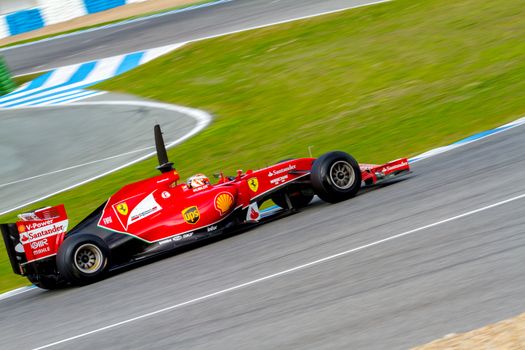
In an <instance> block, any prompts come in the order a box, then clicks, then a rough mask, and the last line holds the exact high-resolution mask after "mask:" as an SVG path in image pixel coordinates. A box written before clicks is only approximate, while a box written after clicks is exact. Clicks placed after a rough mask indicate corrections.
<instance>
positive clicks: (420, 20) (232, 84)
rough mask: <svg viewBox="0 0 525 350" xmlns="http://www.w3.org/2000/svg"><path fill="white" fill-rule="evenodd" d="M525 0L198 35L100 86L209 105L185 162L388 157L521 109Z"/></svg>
mask: <svg viewBox="0 0 525 350" xmlns="http://www.w3.org/2000/svg"><path fill="white" fill-rule="evenodd" d="M521 3H522V0H507V1H503V0H495V1H491V2H484V3H480V2H479V1H477V0H423V1H419V2H415V3H414V2H413V1H411V0H397V1H394V2H391V3H384V4H380V5H374V6H371V7H366V8H360V9H355V10H351V11H346V12H342V13H339V14H334V15H329V16H323V17H317V18H312V19H308V20H304V21H299V22H292V23H288V24H283V25H279V26H274V27H269V28H265V29H259V30H253V31H249V32H244V33H239V34H235V35H229V36H225V37H220V38H215V39H212V40H207V41H203V42H199V43H194V44H191V45H189V46H187V47H184V48H182V49H180V50H177V51H176V52H174V53H172V54H170V55H167V56H165V57H162V58H160V59H158V60H155V61H153V62H152V63H150V64H148V65H145V66H142V67H139V68H138V69H136V70H134V71H132V72H130V73H127V74H125V75H123V76H120V77H117V78H115V79H113V80H111V81H108V82H105V83H102V84H101V85H100V86H97V88H98V89H104V90H110V91H116V92H125V93H132V94H136V95H140V96H143V97H147V98H151V99H155V100H162V101H166V102H173V103H177V104H182V105H187V106H192V107H196V108H201V109H205V110H208V111H210V112H212V113H213V114H214V115H215V117H216V118H215V120H214V122H213V124H212V125H211V126H210V127H209V128H208V129H206V130H205V131H204V132H202V133H201V134H199V135H197V136H196V137H194V138H192V139H191V140H189V141H187V142H185V143H184V144H182V145H180V146H178V147H176V148H174V149H172V150H170V152H169V153H170V155H171V158H172V160H173V161H174V162H175V164H176V166H177V169H178V170H179V171H180V172H181V173H182V175H183V176H187V175H191V174H192V173H195V172H196V171H203V172H205V173H209V174H210V173H212V172H214V171H217V170H219V169H222V170H225V171H226V172H228V173H233V172H234V171H235V170H236V169H237V168H238V167H243V168H244V169H247V168H256V167H261V166H265V165H268V164H272V163H274V162H275V161H277V160H279V159H283V158H287V157H291V156H305V155H307V148H308V146H309V145H313V146H314V149H313V150H314V153H315V155H320V154H321V153H323V152H326V151H330V150H333V149H343V150H347V151H350V152H351V153H352V154H353V155H355V156H356V158H357V159H358V160H361V161H363V162H383V161H387V160H389V159H393V158H397V157H401V156H411V155H415V154H417V153H419V152H422V151H425V150H428V149H430V148H433V147H437V146H441V145H445V144H448V143H451V142H453V141H456V140H458V139H461V138H463V137H466V136H468V135H471V134H473V133H475V132H479V131H482V130H486V129H489V128H492V127H495V126H498V125H501V124H503V123H505V122H508V121H510V120H513V119H516V118H517V117H519V116H521V115H523V114H524V113H525V96H524V95H523V93H522V92H523V91H524V89H525V41H523V37H524V36H525V22H523V20H522V19H523V17H524V15H525V8H524V7H523V6H521ZM145 132H148V133H149V132H151V130H145ZM154 166H155V161H154V160H153V159H150V160H147V161H144V162H142V163H140V164H137V165H134V166H132V167H130V168H127V169H125V170H123V171H120V172H118V173H115V174H113V175H110V176H107V177H105V178H103V179H100V180H98V181H96V182H92V183H90V184H87V185H85V186H83V187H81V188H78V189H75V190H72V191H69V192H67V193H63V194H60V195H57V196H55V197H53V198H51V199H49V200H47V201H45V203H46V204H49V205H52V204H58V203H65V204H66V206H67V208H68V212H69V214H70V218H71V220H72V223H75V222H78V221H79V219H80V218H82V217H84V216H85V215H87V214H88V213H89V212H90V210H92V209H93V208H96V207H97V205H98V204H100V203H101V202H102V201H104V200H105V199H106V198H107V196H109V195H110V194H111V193H113V192H114V191H115V190H116V189H118V188H119V187H120V186H122V185H123V184H125V183H128V182H130V181H135V180H138V179H141V178H143V177H147V176H151V175H153V174H155V171H154ZM12 218H13V216H10V217H9V216H5V217H3V218H0V219H1V220H2V221H6V220H9V219H12ZM1 254H4V253H1ZM6 265H7V262H6V259H5V255H0V276H1V281H2V282H0V290H2V289H6V288H7V287H14V286H16V285H17V283H19V280H18V279H17V280H15V279H13V277H12V276H11V275H10V274H6V271H7V267H6ZM4 281H7V282H4Z"/></svg>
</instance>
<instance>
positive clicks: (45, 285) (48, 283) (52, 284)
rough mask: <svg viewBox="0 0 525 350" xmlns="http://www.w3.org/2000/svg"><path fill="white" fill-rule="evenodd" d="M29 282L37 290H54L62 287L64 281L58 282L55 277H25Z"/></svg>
mask: <svg viewBox="0 0 525 350" xmlns="http://www.w3.org/2000/svg"><path fill="white" fill-rule="evenodd" d="M27 279H28V280H29V282H31V283H33V284H34V285H35V286H37V287H38V288H42V289H47V290H55V289H59V288H62V287H64V285H65V283H64V281H61V280H59V279H58V278H57V277H56V276H47V275H27Z"/></svg>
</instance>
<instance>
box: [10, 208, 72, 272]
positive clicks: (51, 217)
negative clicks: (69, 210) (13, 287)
mask: <svg viewBox="0 0 525 350" xmlns="http://www.w3.org/2000/svg"><path fill="white" fill-rule="evenodd" d="M18 218H19V221H17V222H16V223H11V224H0V230H1V232H2V237H3V239H4V243H5V245H6V249H7V254H8V256H9V261H10V262H11V266H12V268H13V272H14V273H16V274H18V275H24V266H25V265H26V264H29V263H32V262H35V261H39V260H43V259H47V258H50V257H53V256H55V255H56V253H57V251H58V248H59V247H60V245H61V244H62V242H63V241H64V236H65V234H66V232H67V226H68V219H67V214H66V209H65V208H64V206H63V205H59V206H56V207H47V208H42V209H38V210H35V211H33V212H29V213H23V214H20V215H18Z"/></svg>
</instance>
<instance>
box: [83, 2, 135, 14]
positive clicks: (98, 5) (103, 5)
mask: <svg viewBox="0 0 525 350" xmlns="http://www.w3.org/2000/svg"><path fill="white" fill-rule="evenodd" d="M125 4H126V0H84V6H85V7H86V11H87V13H88V14H91V13H97V12H101V11H106V10H109V9H112V8H114V7H118V6H122V5H125Z"/></svg>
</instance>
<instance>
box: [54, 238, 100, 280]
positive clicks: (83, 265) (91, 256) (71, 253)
mask: <svg viewBox="0 0 525 350" xmlns="http://www.w3.org/2000/svg"><path fill="white" fill-rule="evenodd" d="M57 267H58V271H59V272H60V274H61V275H62V276H64V278H65V279H66V280H68V281H69V282H71V283H73V284H77V285H84V284H89V283H93V282H96V281H98V280H100V279H101V278H102V277H103V276H104V275H105V273H106V272H107V269H108V267H109V248H108V247H107V245H106V243H105V242H104V241H103V240H102V239H101V238H99V237H97V236H94V235H88V234H82V235H74V236H71V237H69V238H67V239H66V240H64V243H63V244H62V246H61V247H60V249H59V250H58V254H57Z"/></svg>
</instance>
